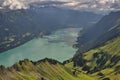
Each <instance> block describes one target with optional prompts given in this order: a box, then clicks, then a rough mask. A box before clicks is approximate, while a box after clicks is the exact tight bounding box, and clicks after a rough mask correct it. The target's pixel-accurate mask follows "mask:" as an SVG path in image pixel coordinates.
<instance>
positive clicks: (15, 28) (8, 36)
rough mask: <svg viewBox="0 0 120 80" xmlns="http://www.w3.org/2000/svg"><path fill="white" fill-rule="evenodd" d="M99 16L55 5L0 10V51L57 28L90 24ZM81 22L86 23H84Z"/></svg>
mask: <svg viewBox="0 0 120 80" xmlns="http://www.w3.org/2000/svg"><path fill="white" fill-rule="evenodd" d="M86 15H87V17H86ZM78 16H79V17H78ZM93 17H94V18H93ZM100 17H101V15H98V14H94V13H90V12H79V11H75V10H66V9H61V8H57V7H45V8H35V7H31V8H30V9H27V10H24V9H21V10H14V11H12V10H0V32H1V34H0V52H3V51H6V50H8V49H11V48H14V47H16V46H19V45H21V44H23V43H25V42H26V41H29V40H31V39H32V38H34V37H36V36H39V35H40V36H41V35H43V34H49V33H50V32H51V31H53V30H56V29H59V28H67V27H85V26H87V25H92V24H93V22H96V21H98V20H99V19H100ZM83 22H86V24H85V25H84V23H83ZM81 23H83V24H81Z"/></svg>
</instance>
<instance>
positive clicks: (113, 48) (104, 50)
mask: <svg viewBox="0 0 120 80" xmlns="http://www.w3.org/2000/svg"><path fill="white" fill-rule="evenodd" d="M68 63H69V64H71V63H73V66H74V68H75V69H76V72H77V71H81V72H84V73H86V74H88V75H91V76H92V77H94V78H96V80H116V79H118V80H119V77H120V35H119V36H117V37H115V38H113V39H111V40H109V41H107V42H106V43H104V44H103V45H101V46H99V47H96V48H94V49H91V50H89V51H88V52H85V53H83V54H78V55H76V56H74V57H73V58H72V60H70V61H67V64H68ZM69 67H70V66H69Z"/></svg>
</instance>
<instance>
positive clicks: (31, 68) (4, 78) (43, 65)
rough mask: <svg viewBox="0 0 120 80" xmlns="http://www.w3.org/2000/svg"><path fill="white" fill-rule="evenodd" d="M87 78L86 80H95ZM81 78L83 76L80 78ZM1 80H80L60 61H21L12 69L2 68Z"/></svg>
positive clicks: (0, 69)
mask: <svg viewBox="0 0 120 80" xmlns="http://www.w3.org/2000/svg"><path fill="white" fill-rule="evenodd" d="M82 76H85V77H84V78H83V79H85V80H87V79H88V80H93V79H92V78H91V77H89V76H87V75H85V74H82ZM79 77H81V76H79ZM0 80H79V78H78V77H76V76H74V75H73V74H72V73H71V72H70V71H69V69H67V68H66V67H65V66H63V65H62V64H61V63H59V62H58V61H55V60H52V59H47V58H46V59H43V60H41V61H38V62H32V61H29V60H24V61H20V62H19V63H16V64H15V65H13V66H12V67H10V68H6V69H5V68H4V67H3V66H1V67H0Z"/></svg>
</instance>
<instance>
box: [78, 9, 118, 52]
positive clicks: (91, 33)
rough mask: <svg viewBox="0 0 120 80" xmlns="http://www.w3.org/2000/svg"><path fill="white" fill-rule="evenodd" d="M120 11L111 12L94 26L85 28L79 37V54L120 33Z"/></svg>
mask: <svg viewBox="0 0 120 80" xmlns="http://www.w3.org/2000/svg"><path fill="white" fill-rule="evenodd" d="M119 33H120V12H119V11H118V12H111V13H110V14H108V15H106V16H104V17H103V18H102V19H101V20H100V21H99V22H98V23H96V24H95V25H94V26H92V27H90V28H88V29H86V30H84V31H83V32H82V34H80V36H79V37H78V41H77V42H78V44H76V46H77V47H78V48H79V50H78V54H79V53H82V52H86V51H87V50H90V49H92V48H95V47H96V46H99V45H101V44H102V43H104V42H106V41H108V40H109V39H112V38H114V37H116V36H117V35H119Z"/></svg>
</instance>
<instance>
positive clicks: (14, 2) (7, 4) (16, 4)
mask: <svg viewBox="0 0 120 80" xmlns="http://www.w3.org/2000/svg"><path fill="white" fill-rule="evenodd" d="M2 7H3V8H9V9H11V10H17V9H27V8H28V7H27V6H26V5H25V3H23V2H20V1H18V0H5V1H3V3H2Z"/></svg>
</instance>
